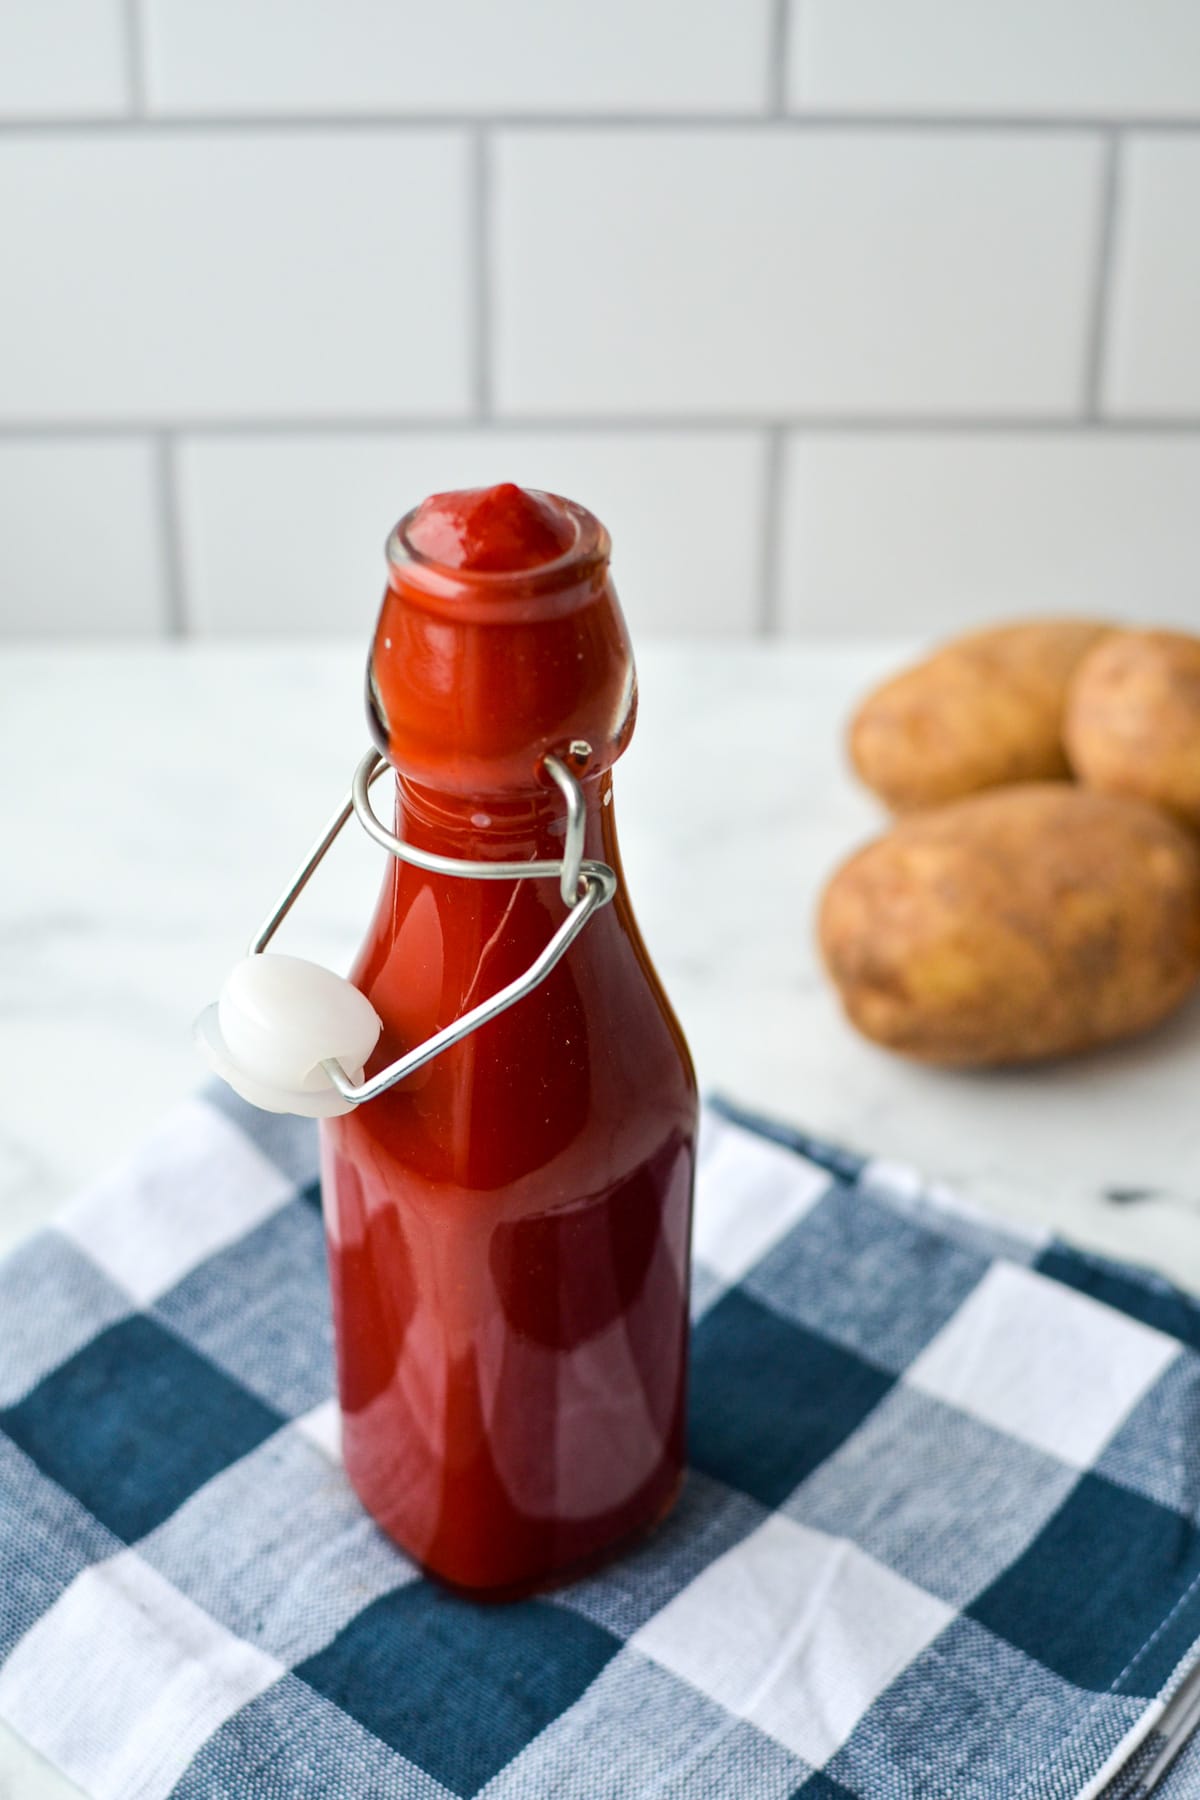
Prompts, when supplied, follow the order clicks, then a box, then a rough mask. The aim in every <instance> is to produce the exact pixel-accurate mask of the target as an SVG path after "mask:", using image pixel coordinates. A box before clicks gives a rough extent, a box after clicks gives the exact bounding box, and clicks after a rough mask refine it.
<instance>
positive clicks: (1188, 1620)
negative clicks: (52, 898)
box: [0, 1090, 1200, 1800]
mask: <svg viewBox="0 0 1200 1800" xmlns="http://www.w3.org/2000/svg"><path fill="white" fill-rule="evenodd" d="M695 1286H696V1325H695V1348H694V1361H693V1373H692V1408H691V1426H690V1430H691V1462H692V1474H691V1476H690V1479H689V1482H688V1484H687V1487H686V1489H685V1492H684V1496H683V1499H682V1500H681V1502H680V1504H679V1506H678V1508H677V1510H676V1512H675V1513H674V1514H673V1516H672V1517H671V1519H670V1521H669V1522H668V1523H667V1524H666V1525H665V1526H664V1527H663V1528H662V1529H660V1530H659V1531H658V1532H657V1533H656V1534H655V1535H653V1536H652V1537H651V1538H650V1539H648V1540H647V1541H645V1542H644V1543H643V1545H642V1546H641V1547H640V1548H638V1549H636V1550H635V1551H634V1552H633V1553H632V1554H631V1555H629V1556H627V1557H626V1558H625V1559H624V1560H623V1561H621V1562H618V1563H617V1564H616V1565H615V1566H613V1567H610V1568H608V1569H606V1570H605V1571H603V1572H602V1573H601V1574H598V1575H596V1576H594V1577H591V1578H589V1579H587V1580H584V1581H581V1582H579V1583H577V1584H576V1585H575V1586H573V1587H571V1588H569V1589H567V1590H565V1591H561V1592H558V1593H556V1594H554V1595H551V1596H548V1597H546V1598H541V1599H536V1600H531V1601H527V1602H524V1603H522V1604H519V1605H513V1606H508V1607H498V1608H477V1607H474V1606H472V1605H471V1604H469V1603H467V1602H465V1601H463V1600H460V1599H456V1598H453V1597H451V1596H449V1595H448V1594H446V1593H444V1592H442V1591H441V1590H439V1589H438V1588H437V1587H435V1586H433V1585H431V1584H430V1583H429V1582H427V1581H425V1580H424V1579H422V1578H421V1577H420V1576H419V1575H418V1574H417V1572H416V1570H415V1569H414V1568H413V1567H412V1565H411V1564H410V1563H409V1562H408V1561H407V1559H406V1558H405V1557H404V1556H403V1555H402V1554H401V1553H400V1552H399V1551H398V1550H397V1549H396V1548H395V1547H394V1546H393V1545H392V1544H390V1543H389V1542H388V1541H387V1540H386V1539H385V1538H384V1537H383V1536H382V1535H381V1534H380V1533H379V1532H378V1531H377V1530H376V1528H375V1527H374V1525H373V1524H372V1522H371V1521H370V1519H369V1518H367V1516H366V1515H365V1514H364V1512H363V1511H362V1509H361V1508H360V1506H359V1504H358V1502H357V1501H356V1499H355V1497H354V1494H353V1493H352V1491H351V1490H350V1488H349V1486H348V1485H347V1483H346V1481H345V1479H344V1476H343V1474H342V1471H341V1469H340V1466H339V1463H338V1452H337V1438H338V1431H337V1415H336V1410H335V1406H334V1402H333V1400H332V1398H331V1395H332V1391H333V1390H332V1363H331V1344H330V1326H329V1316H328V1310H327V1306H326V1288H325V1268H324V1250H323V1240H322V1231H321V1222H320V1216H319V1212H318V1190H317V1185H316V1181H315V1143H314V1138H313V1136H312V1128H311V1127H310V1126H308V1125H306V1124H304V1123H302V1122H300V1121H298V1120H288V1119H279V1118H272V1117H270V1116H268V1115H265V1114H260V1113H255V1112H252V1111H251V1110H250V1109H249V1108H245V1107H243V1106H242V1105H241V1103H240V1102H238V1101H236V1100H235V1099H234V1098H233V1097H232V1096H231V1095H229V1094H228V1093H227V1092H226V1091H225V1090H221V1092H220V1093H219V1094H218V1093H213V1094H211V1095H209V1096H207V1097H206V1098H205V1099H202V1100H197V1101H195V1102H193V1103H190V1104H189V1105H187V1106H185V1107H184V1108H183V1109H182V1110H181V1111H180V1112H179V1113H177V1114H176V1115H175V1116H173V1117H172V1118H171V1119H170V1120H169V1121H168V1122H167V1123H166V1124H165V1125H164V1127H163V1128H162V1129H161V1130H160V1132H159V1133H158V1134H157V1136H156V1137H155V1138H154V1139H153V1140H152V1141H151V1142H150V1143H149V1144H148V1145H147V1146H146V1147H145V1149H144V1151H143V1152H142V1153H141V1154H140V1155H139V1156H138V1157H137V1159H136V1160H135V1161H134V1162H133V1163H132V1164H131V1165H130V1166H129V1167H127V1168H126V1169H124V1170H123V1171H122V1172H121V1173H120V1174H118V1175H117V1176H115V1177H114V1178H112V1179H110V1180H108V1181H106V1182H103V1183H101V1184H100V1185H99V1186H97V1187H95V1188H94V1189H92V1190H91V1191H90V1192H89V1193H87V1194H86V1195H85V1196H84V1197H83V1198H82V1199H81V1200H79V1201H78V1202H77V1203H76V1204H74V1205H73V1206H72V1207H71V1208H70V1209H69V1210H68V1211H67V1212H66V1213H65V1214H64V1215H63V1216H62V1217H61V1218H60V1220H59V1221H58V1223H57V1224H56V1225H55V1226H54V1227H53V1228H52V1229H50V1230H48V1231H45V1232H43V1233H42V1234H41V1235H40V1236H38V1237H36V1238H34V1239H33V1240H32V1241H31V1242H29V1243H28V1244H27V1245H26V1246H25V1247H24V1248H23V1249H21V1250H19V1251H18V1252H17V1253H16V1255H15V1256H13V1257H11V1258H10V1259H9V1260H8V1262H7V1263H6V1264H4V1265H2V1266H0V1432H2V1435H0V1664H2V1666H0V1716H2V1717H3V1718H4V1719H6V1720H7V1721H8V1722H9V1723H10V1724H11V1725H12V1726H13V1727H15V1729H16V1730H17V1731H18V1732H19V1733H21V1734H22V1735H23V1736H24V1737H26V1738H27V1739H28V1740H29V1741H30V1742H31V1743H32V1744H34V1745H35V1746H36V1747H37V1748H38V1749H39V1750H41V1751H42V1752H43V1754H44V1755H45V1756H47V1757H49V1758H50V1760H51V1761H52V1762H54V1763H56V1764H57V1765H58V1766H59V1767H60V1768H61V1769H63V1770H64V1771H65V1772H66V1773H67V1774H68V1775H69V1776H71V1777H72V1778H73V1779H74V1780H75V1781H76V1782H78V1783H79V1784H80V1785H81V1786H82V1787H83V1788H85V1789H86V1790H87V1791H88V1792H89V1793H90V1794H92V1795H95V1796H99V1797H100V1800H162V1797H164V1796H167V1795H172V1796H174V1797H175V1800H217V1797H218V1796H220V1797H228V1800H333V1797H336V1800H359V1797H362V1800H368V1797H369V1800H401V1797H403V1800H444V1796H446V1795H475V1794H480V1793H484V1794H486V1795H487V1796H489V1800H604V1797H605V1796H612V1797H614V1800H616V1797H618V1796H619V1797H620V1800H649V1796H651V1795H653V1796H655V1797H656V1800H691V1797H693V1796H720V1797H721V1800H785V1797H792V1796H800V1795H803V1796H805V1800H904V1797H906V1796H912V1797H914V1800H916V1797H918V1796H919V1797H921V1800H1051V1797H1054V1800H1061V1797H1064V1796H1075V1797H1082V1796H1093V1795H1100V1794H1104V1795H1106V1796H1107V1800H1117V1797H1118V1796H1120V1800H1126V1796H1129V1795H1133V1794H1138V1793H1141V1792H1143V1791H1145V1784H1146V1781H1147V1779H1153V1776H1154V1774H1155V1771H1156V1765H1158V1764H1160V1763H1161V1761H1162V1759H1163V1756H1164V1752H1167V1751H1171V1750H1174V1749H1176V1748H1177V1746H1178V1743H1179V1742H1180V1741H1181V1739H1183V1738H1186V1737H1187V1735H1188V1731H1189V1730H1190V1724H1189V1718H1190V1714H1189V1709H1192V1710H1193V1711H1194V1710H1195V1704H1196V1693H1195V1684H1194V1683H1191V1682H1190V1681H1188V1679H1187V1677H1188V1675H1189V1672H1190V1670H1191V1668H1192V1667H1193V1664H1194V1663H1195V1662H1197V1660H1200V1643H1198V1641H1197V1640H1198V1639H1200V1528H1198V1525H1197V1517H1198V1513H1200V1355H1198V1354H1197V1351H1198V1349H1200V1309H1198V1308H1197V1307H1196V1305H1194V1304H1193V1303H1192V1302H1191V1301H1189V1300H1187V1299H1185V1298H1184V1297H1182V1296H1181V1295H1180V1294H1178V1293H1177V1292H1175V1291H1174V1290H1172V1289H1171V1288H1169V1287H1168V1286H1167V1285H1166V1284H1165V1283H1163V1282H1161V1281H1158V1280H1156V1279H1154V1278H1152V1277H1148V1276H1146V1275H1142V1274H1138V1273H1135V1272H1133V1271H1131V1270H1129V1269H1126V1268H1122V1267H1119V1266H1117V1265H1113V1264H1109V1263H1104V1262H1101V1261H1098V1260H1096V1259H1094V1258H1091V1257H1085V1256H1082V1255H1080V1254H1078V1253H1077V1252H1075V1251H1072V1250H1069V1249H1066V1248H1064V1247H1063V1246H1062V1245H1061V1244H1059V1243H1056V1242H1051V1241H1049V1240H1047V1239H1045V1238H1044V1237H1039V1236H1037V1235H1033V1234H1028V1233H1025V1232H1023V1231H1021V1232H1018V1231H1016V1230H1013V1229H1011V1228H1009V1227H1001V1226H998V1225H996V1224H995V1223H991V1222H988V1221H986V1220H984V1219H982V1218H980V1217H978V1216H975V1215H973V1214H970V1213H968V1212H967V1211H965V1210H964V1209H963V1208H962V1207H959V1206H956V1205H955V1204H954V1203H953V1201H952V1200H951V1199H950V1198H949V1197H948V1196H946V1195H945V1194H941V1193H939V1192H937V1191H935V1190H933V1189H931V1188H928V1187H924V1186H922V1184H921V1182H920V1181H919V1180H918V1179H917V1178H916V1177H915V1176H913V1175H912V1174H911V1173H908V1172H906V1171H904V1170H901V1169H897V1168H893V1167H888V1166H886V1165H884V1164H881V1163H878V1162H863V1161H862V1160H860V1159H858V1158H855V1157H852V1156H849V1155H846V1154H844V1153H839V1152H837V1151H834V1150H831V1149H829V1148H828V1147H825V1146H822V1145H819V1144H815V1143H813V1142H811V1141H808V1140H799V1139H794V1138H792V1137H790V1136H789V1134H787V1133H783V1132H777V1133H776V1134H775V1141H771V1140H770V1138H769V1137H768V1136H767V1135H764V1129H763V1128H758V1129H748V1128H747V1122H746V1121H742V1122H741V1123H739V1122H737V1120H736V1118H734V1117H733V1116H732V1115H731V1114H730V1112H729V1111H728V1109H726V1111H725V1114H724V1116H718V1115H717V1114H716V1113H714V1112H713V1111H711V1110H710V1112H709V1113H708V1115H707V1117H706V1120H705V1129H704V1135H703V1144H702V1158H701V1168H700V1175H699V1191H698V1199H697V1220H696V1284H695ZM1118 1771H1120V1772H1118ZM1156 1792H1157V1793H1158V1794H1161V1795H1163V1796H1166V1795H1168V1794H1170V1795H1175V1796H1178V1797H1179V1800H1184V1797H1185V1796H1191V1797H1194V1796H1195V1795H1196V1794H1197V1793H1200V1757H1198V1756H1197V1755H1196V1753H1195V1751H1194V1749H1193V1748H1192V1746H1191V1745H1190V1744H1189V1745H1188V1746H1187V1747H1186V1748H1185V1749H1184V1751H1183V1753H1182V1755H1181V1756H1177V1758H1176V1760H1175V1762H1174V1764H1173V1767H1172V1769H1171V1771H1170V1772H1169V1774H1168V1775H1167V1777H1166V1779H1165V1781H1164V1782H1163V1783H1162V1784H1161V1785H1160V1786H1159V1787H1158V1788H1157V1790H1156Z"/></svg>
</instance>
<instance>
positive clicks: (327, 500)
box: [179, 431, 764, 642]
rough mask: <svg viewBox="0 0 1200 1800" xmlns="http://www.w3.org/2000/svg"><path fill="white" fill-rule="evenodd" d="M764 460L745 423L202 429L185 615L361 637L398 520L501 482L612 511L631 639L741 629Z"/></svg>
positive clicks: (754, 584)
mask: <svg viewBox="0 0 1200 1800" xmlns="http://www.w3.org/2000/svg"><path fill="white" fill-rule="evenodd" d="M763 462H764V458H763V446H762V442H761V439H760V436H759V434H757V433H754V432H747V431H730V432H702V433H687V434H684V433H674V432H661V431H640V432H637V433H624V432H607V431H589V432H567V431H564V432H539V431H525V432H510V431H467V432H457V431H445V432H429V433H414V434H412V435H408V434H405V435H403V436H400V435H392V434H390V433H379V434H356V435H353V436H349V435H348V436H339V435H335V434H331V435H322V436H312V437H309V436H294V437H292V436H287V437H272V436H262V437H248V436H243V437H237V438H233V437H225V436H212V437H209V436H205V437H199V438H194V439H191V440H189V441H187V442H185V443H184V444H183V445H182V446H181V449H180V456H179V470H180V511H181V524H182V533H183V548H184V558H185V565H186V570H187V589H188V604H187V612H188V618H189V622H190V624H191V626H192V628H193V629H194V630H195V631H197V632H198V633H200V634H203V635H208V634H213V635H224V636H255V635H262V634H276V633H279V634H284V635H287V634H290V633H293V632H296V633H301V634H303V633H312V634H329V633H337V632H343V631H344V632H346V633H348V634H349V635H350V636H352V637H356V638H358V639H359V640H361V641H363V642H365V641H366V637H367V634H368V633H369V631H370V628H371V625H372V623H373V621H374V618H375V614H376V612H377V610H378V606H379V599H380V595H381V594H382V592H383V584H384V558H383V546H384V540H385V538H386V536H387V533H388V532H389V531H390V529H391V527H392V526H393V525H394V524H395V522H396V520H397V518H399V517H400V515H401V514H402V513H404V512H405V511H407V509H408V508H409V507H410V506H413V505H415V504H416V503H417V502H418V501H419V500H421V499H422V498H423V497H424V495H425V494H427V493H433V492H437V491H439V490H441V489H444V488H450V487H472V486H484V485H487V484H490V483H492V482H495V481H510V480H511V481H518V482H521V483H523V484H524V485H527V486H536V487H544V488H549V489H551V490H552V491H557V492H560V493H565V494H567V495H569V496H570V497H571V498H574V499H578V500H581V501H583V503H584V504H585V505H587V506H589V507H591V508H592V510H593V511H594V512H596V513H597V514H598V515H599V517H600V518H601V519H602V520H603V521H604V523H605V524H606V525H607V526H608V528H609V530H610V531H611V533H612V537H613V546H614V555H613V571H614V575H615V578H616V582H617V586H618V590H619V592H620V594H621V599H622V602H623V604H624V607H625V611H626V613H627V615H628V618H629V621H630V626H631V629H632V630H633V631H634V633H635V635H645V634H649V635H654V634H658V633H663V632H671V633H675V634H678V635H680V636H684V637H704V636H712V635H718V634H741V635H745V634H747V633H749V632H751V631H752V630H753V629H754V625H755V621H756V616H757V608H758V588H759V542H760V539H761V516H762V480H763Z"/></svg>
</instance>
